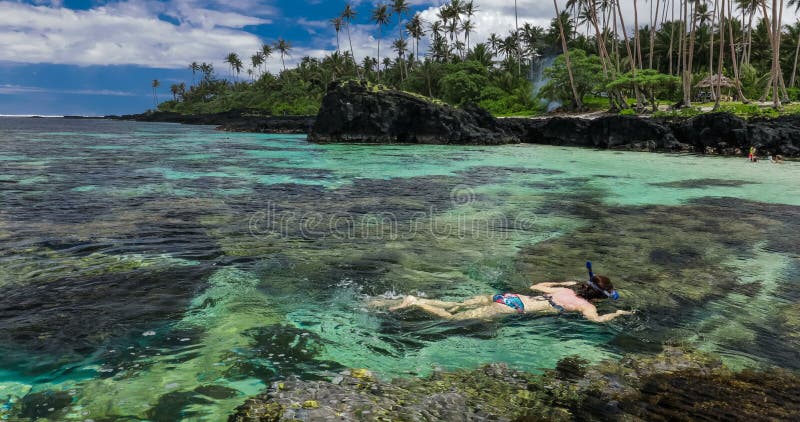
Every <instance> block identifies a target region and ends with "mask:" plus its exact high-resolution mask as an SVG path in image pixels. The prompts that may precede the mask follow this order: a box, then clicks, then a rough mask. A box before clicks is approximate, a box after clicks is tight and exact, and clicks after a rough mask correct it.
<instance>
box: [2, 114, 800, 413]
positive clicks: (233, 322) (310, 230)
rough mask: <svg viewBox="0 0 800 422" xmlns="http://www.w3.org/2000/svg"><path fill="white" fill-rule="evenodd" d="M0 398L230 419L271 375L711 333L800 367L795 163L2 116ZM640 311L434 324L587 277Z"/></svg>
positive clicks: (386, 372) (561, 353)
mask: <svg viewBox="0 0 800 422" xmlns="http://www.w3.org/2000/svg"><path fill="white" fill-rule="evenodd" d="M0 162H2V165H0V198H2V208H1V209H0V398H3V400H4V401H5V405H3V407H0V418H3V419H8V420H17V419H24V420H28V419H31V418H37V417H41V418H45V419H49V420H86V419H94V420H103V419H115V418H116V419H124V418H127V419H126V420H176V419H180V418H186V419H194V420H222V419H224V418H225V417H226V415H228V414H229V413H231V411H232V410H233V409H234V408H235V407H236V406H238V405H239V404H241V403H243V402H244V400H245V399H246V397H248V396H250V395H254V394H257V393H258V392H260V391H261V390H262V389H264V388H265V387H266V385H268V384H269V383H270V382H272V381H274V380H276V379H281V378H283V377H286V376H288V375H299V376H301V377H306V378H312V379H313V378H323V379H324V378H329V377H332V376H334V375H335V374H337V373H338V372H340V371H341V370H343V369H344V368H352V367H355V368H368V369H370V370H372V371H373V372H375V373H376V374H378V375H379V376H381V377H385V378H390V377H397V376H415V375H426V374H429V373H431V372H432V371H433V370H435V369H437V368H442V369H458V368H474V367H476V366H478V365H481V364H484V363H489V362H506V363H508V364H509V365H512V366H514V367H517V368H520V369H524V370H527V371H532V372H538V371H541V370H542V369H545V368H552V367H553V366H554V365H555V363H556V362H557V361H558V360H559V359H561V358H563V357H565V356H569V355H574V354H579V355H581V356H582V357H584V358H587V359H589V360H591V361H599V360H601V359H606V358H617V357H619V356H621V355H623V354H625V353H629V352H637V353H657V352H658V351H659V350H660V348H661V346H662V345H664V344H676V343H677V344H685V345H689V346H692V347H697V348H700V349H703V350H707V351H711V352H714V353H717V354H719V355H720V356H722V357H723V359H724V360H725V361H726V363H728V364H730V365H732V366H733V367H735V368H743V367H753V366H762V365H778V366H783V367H787V368H791V369H798V366H800V364H798V363H797V362H800V360H798V359H797V358H798V357H800V356H798V352H797V350H799V349H798V346H800V317H798V315H799V312H800V304H798V301H800V294H797V293H796V292H797V291H798V290H797V285H798V282H800V261H799V258H800V246H798V244H797V242H796V241H794V240H793V239H794V234H795V233H797V230H798V229H800V219H798V217H800V184H798V183H797V181H798V180H800V165H797V164H796V163H787V164H785V165H770V164H768V163H763V164H762V163H759V164H751V163H748V162H746V160H743V159H737V158H724V157H704V156H693V155H669V154H648V153H628V152H615V151H595V150H590V149H574V148H560V147H548V146H532V145H522V146H502V147H467V146H463V147H460V146H455V147H454V146H449V147H448V146H363V145H325V146H320V145H313V144H310V143H307V142H306V141H305V139H304V137H302V136H288V135H260V134H231V133H223V132H217V131H214V130H213V129H212V128H206V127H190V126H179V125H171V124H142V123H129V122H110V121H109V122H107V121H64V120H61V119H35V120H33V119H30V120H29V119H0ZM587 259H591V260H593V261H594V262H595V266H596V269H597V271H598V272H600V273H603V274H607V275H608V276H610V277H611V278H612V280H613V281H614V282H615V283H616V286H617V288H618V290H619V291H620V292H621V294H622V296H623V299H622V300H621V301H619V302H618V303H615V304H603V305H602V307H601V310H602V311H611V310H614V309H616V308H617V307H619V308H623V309H636V310H637V311H638V312H637V314H636V315H635V316H632V317H628V318H624V319H622V318H621V319H617V320H615V321H614V322H613V323H610V324H604V325H597V324H591V323H588V322H586V321H584V320H582V319H581V318H578V317H575V316H571V315H565V316H559V317H512V318H510V319H507V320H505V321H500V322H494V323H485V322H459V323H452V322H444V321H438V320H434V319H431V318H428V317H426V316H425V315H422V314H419V313H415V312H404V313H399V314H391V313H388V312H385V311H382V310H380V309H374V308H371V307H369V306H368V303H369V301H371V300H373V299H382V298H394V297H399V296H400V295H402V294H407V293H412V294H420V295H424V296H427V297H435V298H442V299H446V300H460V299H465V298H468V297H470V296H471V295H476V294H487V293H494V292H496V291H519V292H524V291H525V288H526V287H527V286H529V285H530V284H532V283H533V282H537V281H547V280H565V279H582V277H583V276H584V274H583V262H584V261H585V260H587Z"/></svg>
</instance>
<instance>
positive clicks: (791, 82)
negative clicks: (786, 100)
mask: <svg viewBox="0 0 800 422" xmlns="http://www.w3.org/2000/svg"><path fill="white" fill-rule="evenodd" d="M797 27H798V29H800V20H799V21H797ZM798 54H800V31H797V46H796V47H795V48H794V65H792V76H791V77H790V78H789V87H790V88H794V86H795V85H794V83H795V76H797V56H798Z"/></svg>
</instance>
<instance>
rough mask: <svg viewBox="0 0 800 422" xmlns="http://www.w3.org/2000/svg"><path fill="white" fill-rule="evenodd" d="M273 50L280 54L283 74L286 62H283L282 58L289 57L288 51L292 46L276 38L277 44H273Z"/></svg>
mask: <svg viewBox="0 0 800 422" xmlns="http://www.w3.org/2000/svg"><path fill="white" fill-rule="evenodd" d="M275 49H276V50H278V51H279V52H280V53H281V64H282V65H283V71H284V72H285V71H286V62H285V61H284V56H288V55H289V50H291V49H292V44H291V43H289V41H286V40H284V39H283V38H278V42H276V43H275Z"/></svg>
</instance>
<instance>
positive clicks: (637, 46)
mask: <svg viewBox="0 0 800 422" xmlns="http://www.w3.org/2000/svg"><path fill="white" fill-rule="evenodd" d="M639 38H640V37H639V6H638V2H637V1H636V0H633V49H634V53H635V54H636V61H637V62H638V64H639V69H641V68H642V45H641V43H640V42H639Z"/></svg>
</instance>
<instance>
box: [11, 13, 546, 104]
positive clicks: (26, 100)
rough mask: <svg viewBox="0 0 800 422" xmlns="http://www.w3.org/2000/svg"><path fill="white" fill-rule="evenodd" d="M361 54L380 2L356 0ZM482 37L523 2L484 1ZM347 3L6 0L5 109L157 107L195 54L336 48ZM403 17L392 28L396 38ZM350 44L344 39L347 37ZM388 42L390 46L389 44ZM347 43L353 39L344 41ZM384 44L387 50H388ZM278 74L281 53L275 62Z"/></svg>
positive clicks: (509, 20) (539, 17) (202, 57)
mask: <svg viewBox="0 0 800 422" xmlns="http://www.w3.org/2000/svg"><path fill="white" fill-rule="evenodd" d="M352 3H353V4H354V6H355V7H356V10H357V11H358V17H357V18H356V22H354V25H353V27H352V31H351V32H352V37H353V44H354V49H355V52H356V58H357V59H360V58H361V57H363V56H364V55H370V56H375V54H376V52H375V48H376V40H375V38H374V37H375V36H377V34H378V32H377V29H376V27H375V25H374V24H371V23H370V22H369V21H368V16H369V15H370V10H371V9H372V8H373V7H374V5H375V4H377V3H378V2H377V1H365V0H361V1H352ZM409 3H410V4H411V5H412V13H414V12H421V13H422V15H423V18H428V20H429V21H430V20H433V16H434V14H435V11H436V7H437V6H438V5H440V4H441V3H442V1H439V0H411V1H409ZM476 3H477V4H478V6H479V9H480V12H479V14H478V16H477V17H476V18H475V20H476V24H477V33H476V34H475V35H474V36H473V37H472V38H473V40H479V39H481V38H485V37H486V36H488V34H489V33H490V32H499V33H505V32H507V31H508V30H509V29H510V28H512V27H513V19H514V18H513V13H514V10H513V8H514V5H513V4H514V2H513V1H510V0H483V1H481V0H476ZM344 4H345V1H340V0H336V1H322V0H231V1H226V0H162V1H159V0H126V1H119V0H110V1H109V0H106V1H103V0H23V1H19V0H17V1H10V0H0V114H40V115H62V114H81V115H104V114H123V113H137V112H141V111H144V110H146V109H147V108H149V107H152V105H153V100H152V91H151V88H150V83H151V81H152V80H153V79H159V80H160V81H161V83H162V87H161V89H160V95H161V98H162V99H167V98H168V92H169V85H171V84H173V83H177V82H181V81H183V82H187V84H188V83H190V82H191V79H192V75H191V72H190V71H189V70H188V68H187V66H188V64H189V63H191V62H192V61H198V62H203V61H207V62H213V63H214V64H215V66H216V68H217V70H218V73H220V74H224V73H225V72H224V69H225V66H224V64H223V63H222V60H223V58H224V56H225V54H227V53H228V52H231V51H235V52H237V53H239V54H240V55H241V56H243V57H244V58H247V57H249V56H250V55H251V54H253V53H254V52H255V51H256V49H257V48H258V46H260V45H261V43H262V42H270V43H271V42H274V41H275V40H276V39H277V38H279V37H283V38H285V39H286V40H289V41H290V42H291V43H292V45H293V50H292V55H291V57H290V58H288V61H287V65H291V63H293V62H294V61H296V60H299V59H300V58H302V57H303V56H314V57H320V56H323V55H324V54H326V53H328V52H331V51H334V50H335V48H336V36H335V32H334V31H333V29H332V26H331V25H330V24H329V23H328V21H329V20H330V19H331V18H333V17H335V16H337V15H338V14H339V13H340V12H341V10H342V9H343V7H344ZM518 4H519V9H520V16H521V18H520V20H521V22H522V21H530V22H533V23H535V24H539V25H544V24H546V23H547V21H548V20H549V19H550V17H551V16H552V12H551V8H552V3H548V2H547V1H544V0H520V1H518ZM394 22H396V21H395V20H394V19H393V25H392V27H391V28H386V29H385V30H384V37H383V38H382V40H384V42H385V43H389V42H391V40H392V39H394V38H396V37H397V35H396V34H397V28H395V27H394V25H395V23H394ZM342 42H343V43H344V42H345V38H343V39H342ZM384 45H386V44H384ZM343 48H344V44H343ZM384 51H385V50H384ZM269 64H270V66H269V67H270V69H271V70H272V71H277V70H278V69H279V67H280V59H279V58H273V59H272V60H271V62H270V63H269Z"/></svg>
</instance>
